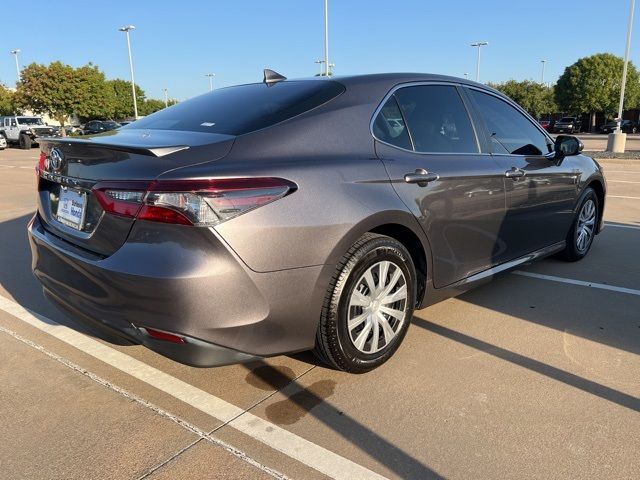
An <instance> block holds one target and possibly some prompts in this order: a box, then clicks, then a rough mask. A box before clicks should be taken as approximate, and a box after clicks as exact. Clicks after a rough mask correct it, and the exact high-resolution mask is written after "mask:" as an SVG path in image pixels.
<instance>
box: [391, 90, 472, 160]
mask: <svg viewBox="0 0 640 480" xmlns="http://www.w3.org/2000/svg"><path fill="white" fill-rule="evenodd" d="M395 95H396V97H397V99H398V103H399V104H400V109H401V111H402V114H403V116H404V118H405V120H406V122H407V128H408V129H409V132H410V134H411V138H412V140H413V144H414V147H415V150H416V151H417V152H425V153H477V152H478V151H479V150H478V142H477V141H476V136H475V133H474V131H473V127H472V126H471V121H470V120H469V115H468V113H467V110H466V108H465V106H464V104H463V103H462V99H461V98H460V95H459V94H458V91H457V89H456V88H455V87H454V86H448V85H420V86H415V87H404V88H401V89H399V90H398V91H396V93H395Z"/></svg>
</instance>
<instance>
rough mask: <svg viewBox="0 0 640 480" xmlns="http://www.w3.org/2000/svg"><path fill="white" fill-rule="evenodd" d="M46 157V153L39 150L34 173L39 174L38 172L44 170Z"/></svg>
mask: <svg viewBox="0 0 640 480" xmlns="http://www.w3.org/2000/svg"><path fill="white" fill-rule="evenodd" d="M46 159H47V154H46V153H44V152H40V158H38V164H37V165H36V175H37V176H40V172H42V171H44V162H45V160H46Z"/></svg>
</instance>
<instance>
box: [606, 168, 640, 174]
mask: <svg viewBox="0 0 640 480" xmlns="http://www.w3.org/2000/svg"><path fill="white" fill-rule="evenodd" d="M604 173H607V174H609V173H640V170H607V169H606V167H605V169H604Z"/></svg>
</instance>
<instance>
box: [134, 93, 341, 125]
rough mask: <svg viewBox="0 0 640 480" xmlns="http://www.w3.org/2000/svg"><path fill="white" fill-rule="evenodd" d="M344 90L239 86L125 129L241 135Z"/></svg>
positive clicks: (308, 107)
mask: <svg viewBox="0 0 640 480" xmlns="http://www.w3.org/2000/svg"><path fill="white" fill-rule="evenodd" d="M344 90H345V88H344V86H342V85H341V84H340V83H338V82H334V81H330V80H321V81H318V80H307V81H305V80H301V81H286V82H279V83H275V84H272V85H271V86H267V85H266V84H264V83H252V84H249V85H238V86H236V87H228V88H221V89H219V90H214V91H213V92H210V93H207V94H205V95H200V96H199V97H195V98H192V99H189V100H186V101H184V102H181V103H178V104H177V105H174V106H172V107H169V108H165V109H164V110H160V111H159V112H156V113H154V114H152V115H149V116H148V117H145V118H142V119H140V120H138V121H137V122H134V123H132V124H131V125H126V126H124V127H122V128H123V129H152V130H182V131H191V132H210V133H222V134H227V135H242V134H244V133H249V132H253V131H255V130H259V129H261V128H265V127H269V126H271V125H275V124H276V123H279V122H282V121H284V120H287V119H289V118H292V117H295V116H296V115H299V114H301V113H304V112H306V111H308V110H311V109H312V108H315V107H317V106H319V105H322V104H323V103H325V102H327V101H329V100H331V99H332V98H334V97H336V96H338V95H340V94H341V93H342V92H344Z"/></svg>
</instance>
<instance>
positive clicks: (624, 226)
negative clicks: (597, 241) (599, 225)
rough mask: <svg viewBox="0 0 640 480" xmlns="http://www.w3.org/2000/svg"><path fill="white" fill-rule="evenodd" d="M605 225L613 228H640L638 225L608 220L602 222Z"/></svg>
mask: <svg viewBox="0 0 640 480" xmlns="http://www.w3.org/2000/svg"><path fill="white" fill-rule="evenodd" d="M604 224H605V225H606V226H607V227H613V228H629V229H631V230H640V225H621V224H619V223H609V222H605V223H604Z"/></svg>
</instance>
